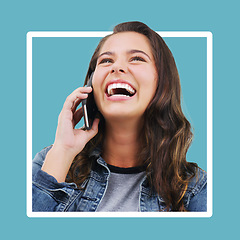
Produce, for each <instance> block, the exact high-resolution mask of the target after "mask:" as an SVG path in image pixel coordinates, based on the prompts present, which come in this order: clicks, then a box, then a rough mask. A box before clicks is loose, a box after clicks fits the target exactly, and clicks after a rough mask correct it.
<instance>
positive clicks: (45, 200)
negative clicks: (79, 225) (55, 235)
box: [32, 147, 77, 212]
mask: <svg viewBox="0 0 240 240" xmlns="http://www.w3.org/2000/svg"><path fill="white" fill-rule="evenodd" d="M50 149H51V147H47V148H45V149H43V150H42V151H41V152H39V153H37V154H36V156H35V158H34V159H33V163H32V211H33V212H55V211H66V210H67V207H68V206H69V204H70V203H71V200H72V199H74V198H75V197H74V195H76V194H77V193H76V191H77V186H76V184H75V183H65V182H62V183H58V182H57V180H56V179H55V178H54V177H53V176H51V175H49V174H47V173H46V172H44V171H42V170H41V167H42V164H43V162H44V160H45V157H46V155H47V152H48V151H49V150H50Z"/></svg>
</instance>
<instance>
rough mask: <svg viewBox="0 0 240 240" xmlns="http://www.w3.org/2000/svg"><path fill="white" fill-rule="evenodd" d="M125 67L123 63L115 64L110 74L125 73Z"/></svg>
mask: <svg viewBox="0 0 240 240" xmlns="http://www.w3.org/2000/svg"><path fill="white" fill-rule="evenodd" d="M126 72H127V67H126V66H124V64H123V63H119V62H115V63H114V64H113V65H112V68H111V73H126Z"/></svg>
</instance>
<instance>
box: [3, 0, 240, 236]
mask: <svg viewBox="0 0 240 240" xmlns="http://www.w3.org/2000/svg"><path fill="white" fill-rule="evenodd" d="M133 20H138V21H142V22H144V23H146V24H147V25H149V26H150V27H151V28H152V29H154V30H155V31H211V32H212V34H213V216H212V217H211V218H29V217H27V215H26V196H27V194H26V184H27V183H26V174H27V172H26V166H27V161H26V153H27V152H26V34H27V32H29V31H111V30H112V28H113V26H114V25H116V24H118V23H120V22H124V21H133ZM239 21H240V19H239V3H238V1H233V0H230V1H216V0H215V1H205V0H203V1H152V0H149V1H147V2H141V1H136V0H133V1H125V0H122V1H118V2H113V1H91V2H89V1H88V2H83V1H71V0H69V1H60V0H59V1H50V0H48V1H45V0H42V1H34V0H31V1H27V0H22V1H16V0H13V1H0V25H1V33H0V34H1V37H0V43H1V44H0V79H1V88H0V89H1V90H0V91H1V95H0V97H1V124H0V126H1V153H2V154H1V160H2V161H1V179H2V185H1V189H2V192H1V198H0V201H1V202H0V203H1V206H2V208H1V218H0V219H1V224H0V230H1V231H0V232H1V236H3V237H4V239H16V238H24V239H69V238H79V239H86V238H88V239H97V238H98V239H103V238H104V239H122V238H125V239H146V238H148V239H150V238H168V239H185V238H186V237H190V238H194V239H203V238H204V239H212V238H213V237H215V238H221V239H225V238H228V239H232V238H233V239H234V238H236V237H237V236H238V235H239V234H238V215H239V208H238V200H239V191H238V182H239V178H238V175H239V173H238V169H239V160H240V158H239V154H238V151H237V150H238V145H239V142H240V141H239V133H240V131H239V107H238V105H239V95H238V89H239V80H240V79H239V58H238V56H239V50H240V49H239V36H240V35H239ZM164 39H165V40H166V42H167V44H168V45H169V47H170V49H171V50H172V52H173V55H174V57H175V60H176V63H177V66H178V69H179V73H180V78H181V83H182V88H183V108H184V112H185V114H186V116H187V117H188V118H189V120H190V121H191V123H192V124H193V127H194V129H195V130H194V131H195V139H194V142H193V145H192V146H191V148H190V151H189V154H188V160H189V161H195V162H197V163H198V164H199V165H200V167H202V168H203V169H205V170H206V104H207V103H206V40H205V39H203V38H197V39H186V38H182V39H176V38H174V39H173V38H164ZM97 41H98V39H61V38H59V39H51V38H48V39H47V38H42V39H39V38H36V39H33V88H32V90H33V142H32V143H33V155H35V154H36V152H38V151H40V150H41V149H42V148H43V147H45V146H47V145H50V144H51V143H52V142H53V140H54V134H55V130H56V126H57V116H58V114H59V112H60V111H61V107H62V105H63V103H64V100H65V98H66V96H67V95H68V94H70V93H71V92H72V91H73V90H74V89H75V88H77V87H78V86H79V85H81V84H82V81H83V78H84V76H85V73H86V69H87V66H88V62H89V59H90V56H91V54H92V52H93V50H94V49H95V47H96V44H97ZM83 46H84V47H83ZM85 46H86V47H85Z"/></svg>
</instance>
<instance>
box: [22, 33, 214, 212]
mask: <svg viewBox="0 0 240 240" xmlns="http://www.w3.org/2000/svg"><path fill="white" fill-rule="evenodd" d="M111 33H112V31H100V32H99V31H98V32H97V31H76V32H65V31H61V32H57V31H56V32H55V31H54V32H44V31H43V32H37V31H36V32H33V31H31V32H28V33H27V99H26V101H27V117H26V119H27V123H26V124H27V126H26V129H27V149H26V152H27V216H28V217H211V216H212V202H213V199H212V198H213V196H212V195H213V194H212V193H213V167H212V166H213V149H212V148H213V135H212V132H213V125H212V123H213V115H212V114H213V96H212V93H213V36H212V33H211V32H195V31H193V32H192V31H186V32H180V31H169V32H162V31H157V33H158V34H159V35H160V36H162V37H201V38H207V175H208V183H207V184H208V185H207V212H146V213H143V212H118V213H114V212H82V213H79V212H64V213H61V212H32V38H33V37H104V36H106V35H108V34H111Z"/></svg>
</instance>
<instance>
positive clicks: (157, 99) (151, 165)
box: [32, 22, 207, 212]
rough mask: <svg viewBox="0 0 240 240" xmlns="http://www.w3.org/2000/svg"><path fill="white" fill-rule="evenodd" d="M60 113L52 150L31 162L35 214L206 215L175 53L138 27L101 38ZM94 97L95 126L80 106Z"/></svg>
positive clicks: (134, 24) (201, 174) (202, 178)
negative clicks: (83, 123)
mask: <svg viewBox="0 0 240 240" xmlns="http://www.w3.org/2000/svg"><path fill="white" fill-rule="evenodd" d="M90 76H91V78H92V86H91V87H81V88H78V89H76V90H75V91H74V92H73V93H72V94H70V95H69V96H68V97H67V99H66V101H65V103H64V106H63V109H62V111H61V113H60V115H59V119H58V127H57V132H56V137H55V141H54V144H53V146H50V147H48V148H46V149H44V150H42V151H41V152H40V153H38V154H37V155H36V157H35V159H34V160H33V191H32V193H33V201H32V202H33V211H123V212H124V211H131V212H134V211H206V210H207V206H206V197H207V192H206V185H207V183H206V182H207V180H206V173H205V172H204V171H203V170H201V169H200V168H198V166H197V164H195V163H189V162H187V161H186V153H187V150H188V148H189V146H190V144H191V141H192V132H191V125H190V123H189V122H188V121H187V119H186V118H185V116H184V114H183V112H182V109H181V87H180V80H179V75H178V71H177V68H176V64H175V61H174V58H173V56H172V53H171V51H170V50H169V48H168V47H167V45H166V44H165V42H164V41H163V39H162V38H161V37H160V36H159V35H158V34H157V33H156V32H154V31H153V30H151V29H150V28H149V27H148V26H146V25H145V24H143V23H140V22H127V23H122V24H119V25H117V26H116V27H115V28H114V31H113V34H111V35H109V36H106V37H105V38H103V39H102V40H101V41H100V43H99V45H98V47H97V48H96V50H95V52H94V54H93V56H92V59H91V61H90V64H89V69H88V73H87V76H86V80H85V84H87V82H88V79H89V78H90ZM91 94H92V95H93V96H94V99H93V101H94V106H95V105H96V107H97V111H98V113H97V117H96V118H95V120H94V121H93V124H92V128H91V129H90V130H86V129H84V128H81V129H76V128H75V126H76V124H77V123H78V122H79V121H80V119H81V118H82V116H83V110H82V108H79V109H78V110H77V106H78V105H79V104H80V102H81V101H82V100H83V99H86V98H87V97H88V95H89V97H90V95H91Z"/></svg>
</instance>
